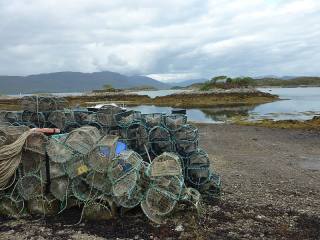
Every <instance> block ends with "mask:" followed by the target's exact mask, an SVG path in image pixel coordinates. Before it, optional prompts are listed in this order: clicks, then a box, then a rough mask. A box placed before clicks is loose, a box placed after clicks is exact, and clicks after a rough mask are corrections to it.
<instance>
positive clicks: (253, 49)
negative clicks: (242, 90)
mask: <svg viewBox="0 0 320 240" xmlns="http://www.w3.org/2000/svg"><path fill="white" fill-rule="evenodd" d="M0 19H1V21H0V36H1V38H0V75H4V74H9V75H26V74H32V73H40V72H54V71H64V70H71V71H83V72H92V71H101V70H110V71H117V72H121V73H125V74H143V75H148V76H152V77H155V78H157V79H160V80H164V81H174V80H176V79H186V78H203V77H210V76H212V75H217V74H227V75H233V76H234V75H253V76H257V75H270V74H276V75H320V69H319V67H318V63H319V61H320V41H319V38H320V2H319V1H318V0H216V1H196V0H176V1H172V0H170V1H169V0H162V1H152V0H140V1H124V0H119V1H105V0H92V1H87V0H68V1H63V0H46V1H43V0H11V1H7V2H6V3H4V2H0Z"/></svg>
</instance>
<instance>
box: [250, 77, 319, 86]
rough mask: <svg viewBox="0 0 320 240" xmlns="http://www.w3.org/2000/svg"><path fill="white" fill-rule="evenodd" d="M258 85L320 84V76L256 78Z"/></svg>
mask: <svg viewBox="0 0 320 240" xmlns="http://www.w3.org/2000/svg"><path fill="white" fill-rule="evenodd" d="M255 80H256V85H257V86H279V87H291V86H292V87H295V86H320V77H282V78H260V79H255Z"/></svg>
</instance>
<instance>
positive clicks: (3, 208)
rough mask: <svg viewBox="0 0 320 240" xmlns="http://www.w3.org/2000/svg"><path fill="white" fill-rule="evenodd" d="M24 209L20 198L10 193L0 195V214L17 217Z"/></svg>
mask: <svg viewBox="0 0 320 240" xmlns="http://www.w3.org/2000/svg"><path fill="white" fill-rule="evenodd" d="M23 209H24V201H23V199H22V198H16V197H13V196H11V195H4V196H0V215H3V216H8V217H18V216H19V214H20V213H21V212H22V211H23Z"/></svg>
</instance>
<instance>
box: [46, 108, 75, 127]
mask: <svg viewBox="0 0 320 240" xmlns="http://www.w3.org/2000/svg"><path fill="white" fill-rule="evenodd" d="M48 122H49V123H50V125H51V126H52V127H55V128H59V129H61V130H62V131H64V129H65V127H66V125H67V123H70V122H74V116H73V113H72V112H71V111H52V112H50V113H49V115H48Z"/></svg>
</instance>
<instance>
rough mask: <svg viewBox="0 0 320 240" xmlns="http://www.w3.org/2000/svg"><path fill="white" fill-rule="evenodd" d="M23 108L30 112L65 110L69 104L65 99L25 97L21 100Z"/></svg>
mask: <svg viewBox="0 0 320 240" xmlns="http://www.w3.org/2000/svg"><path fill="white" fill-rule="evenodd" d="M20 102H21V108H22V109H23V110H28V111H30V112H46V111H54V110H63V109H64V108H65V107H66V105H67V102H66V101H65V99H63V98H57V97H47V96H25V97H22V98H21V99H20Z"/></svg>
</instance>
